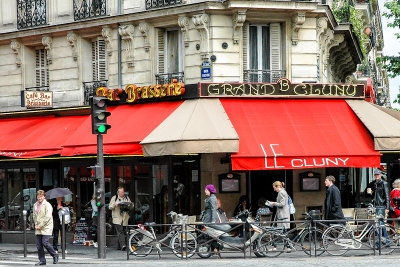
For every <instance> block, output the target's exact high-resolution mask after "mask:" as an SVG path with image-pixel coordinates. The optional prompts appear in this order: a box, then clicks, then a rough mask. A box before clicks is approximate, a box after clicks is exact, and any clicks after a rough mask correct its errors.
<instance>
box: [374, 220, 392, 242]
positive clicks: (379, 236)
mask: <svg viewBox="0 0 400 267" xmlns="http://www.w3.org/2000/svg"><path fill="white" fill-rule="evenodd" d="M379 226H380V227H378V229H377V231H375V232H376V242H375V246H376V247H378V246H379V239H381V242H380V243H381V246H382V245H389V244H390V240H389V234H388V232H387V230H386V227H385V222H382V221H380V222H379ZM378 231H379V232H380V233H378ZM382 237H384V239H383V238H382Z"/></svg>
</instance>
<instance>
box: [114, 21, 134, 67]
mask: <svg viewBox="0 0 400 267" xmlns="http://www.w3.org/2000/svg"><path fill="white" fill-rule="evenodd" d="M118 32H119V34H120V35H121V41H122V42H121V45H122V52H123V53H124V58H125V61H126V63H127V65H128V67H133V61H134V50H135V47H134V43H133V37H134V36H133V34H134V32H135V27H134V26H133V25H132V24H126V25H121V26H119V28H118Z"/></svg>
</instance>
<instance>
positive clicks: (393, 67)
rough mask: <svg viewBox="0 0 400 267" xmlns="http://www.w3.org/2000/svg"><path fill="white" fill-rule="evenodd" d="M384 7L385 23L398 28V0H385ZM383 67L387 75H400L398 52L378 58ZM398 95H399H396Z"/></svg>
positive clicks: (399, 19) (398, 37)
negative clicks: (385, 9)
mask: <svg viewBox="0 0 400 267" xmlns="http://www.w3.org/2000/svg"><path fill="white" fill-rule="evenodd" d="M385 7H386V8H387V9H388V11H386V12H383V14H382V15H383V16H385V17H386V18H387V19H389V23H388V24H387V26H388V27H390V28H397V29H399V28H400V1H399V0H391V1H386V2H385ZM395 36H396V38H397V39H400V34H399V33H395ZM379 61H380V64H382V66H383V68H385V69H386V70H387V71H388V75H389V77H392V78H393V77H396V76H399V75H400V53H399V56H383V57H382V58H381V59H380V60H379ZM398 97H399V96H398Z"/></svg>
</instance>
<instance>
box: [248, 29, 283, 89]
mask: <svg viewBox="0 0 400 267" xmlns="http://www.w3.org/2000/svg"><path fill="white" fill-rule="evenodd" d="M281 35H282V34H281V25H280V24H279V23H271V24H269V25H246V27H244V32H243V36H244V40H243V49H244V51H243V57H244V58H243V62H244V64H243V65H244V80H245V82H276V81H277V80H278V79H279V78H281V77H284V76H285V73H284V71H283V70H282V69H283V68H282V53H281V51H282V40H281ZM247 39H248V40H247Z"/></svg>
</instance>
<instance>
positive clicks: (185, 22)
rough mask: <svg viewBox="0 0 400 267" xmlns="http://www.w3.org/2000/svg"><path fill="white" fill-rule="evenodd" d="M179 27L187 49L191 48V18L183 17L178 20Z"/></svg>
mask: <svg viewBox="0 0 400 267" xmlns="http://www.w3.org/2000/svg"><path fill="white" fill-rule="evenodd" d="M178 25H179V27H180V28H181V31H182V34H183V42H184V44H185V47H188V46H189V41H190V40H189V18H188V17H185V16H182V17H179V18H178Z"/></svg>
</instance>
